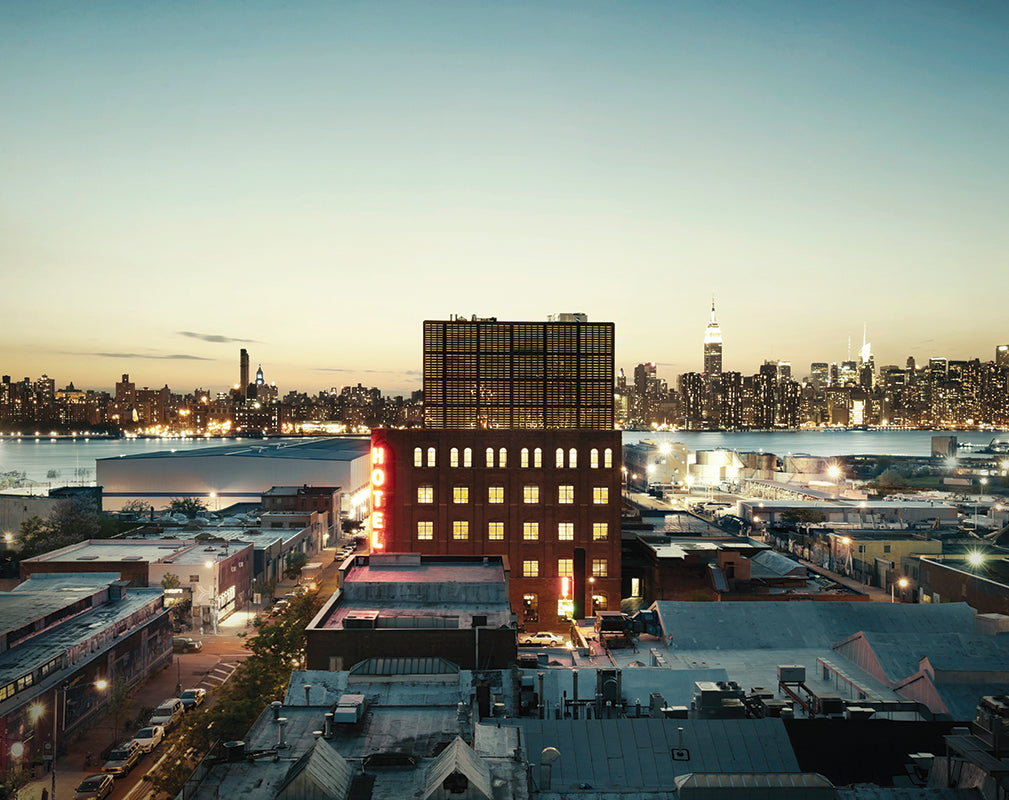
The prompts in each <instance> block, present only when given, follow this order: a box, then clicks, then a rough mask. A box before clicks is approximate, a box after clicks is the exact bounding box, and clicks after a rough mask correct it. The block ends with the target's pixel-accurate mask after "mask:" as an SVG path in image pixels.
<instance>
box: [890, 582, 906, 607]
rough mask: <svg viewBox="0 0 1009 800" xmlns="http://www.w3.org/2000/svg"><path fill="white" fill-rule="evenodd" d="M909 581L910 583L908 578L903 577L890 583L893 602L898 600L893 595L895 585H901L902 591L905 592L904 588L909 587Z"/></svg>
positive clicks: (891, 600)
mask: <svg viewBox="0 0 1009 800" xmlns="http://www.w3.org/2000/svg"><path fill="white" fill-rule="evenodd" d="M909 583H910V581H909V580H908V579H907V578H901V579H900V580H898V581H897V582H896V583H891V584H890V602H891V603H895V602H896V600H894V597H893V589H894V587H895V586H899V587H900V590H901V592H903V591H904V589H906V588H907V585H908V584H909Z"/></svg>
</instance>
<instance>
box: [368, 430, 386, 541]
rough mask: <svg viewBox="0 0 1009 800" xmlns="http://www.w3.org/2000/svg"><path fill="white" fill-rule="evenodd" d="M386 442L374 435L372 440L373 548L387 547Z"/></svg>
mask: <svg viewBox="0 0 1009 800" xmlns="http://www.w3.org/2000/svg"><path fill="white" fill-rule="evenodd" d="M385 454H386V448H385V444H384V442H383V441H382V440H381V439H379V438H377V437H375V436H374V435H373V436H372V440H371V549H372V550H381V549H382V548H384V547H385V534H386V529H387V523H388V517H387V499H388V477H387V472H386V469H387V465H386V458H385Z"/></svg>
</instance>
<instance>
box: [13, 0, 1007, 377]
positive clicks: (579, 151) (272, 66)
mask: <svg viewBox="0 0 1009 800" xmlns="http://www.w3.org/2000/svg"><path fill="white" fill-rule="evenodd" d="M0 109H2V113H0V265H2V270H3V282H2V292H0V320H2V322H0V325H2V327H0V371H2V372H3V373H4V374H10V375H11V377H12V379H14V380H18V379H20V378H23V377H25V376H29V377H31V378H32V379H35V378H37V377H38V376H39V375H41V374H42V373H47V374H48V375H50V376H51V377H54V378H55V379H56V381H57V385H58V386H63V385H66V383H67V382H69V381H70V380H73V381H74V382H75V384H76V385H77V386H79V387H84V388H111V387H112V386H113V384H114V382H115V380H116V379H118V377H119V375H120V374H121V373H123V372H129V373H130V374H131V376H132V378H133V379H134V380H135V381H136V383H137V384H138V385H150V386H160V385H163V384H164V383H166V382H167V383H168V384H169V385H170V386H171V387H172V389H173V390H175V391H189V390H191V389H193V388H194V387H197V386H199V387H204V388H210V389H213V390H222V389H224V388H226V387H227V386H228V385H230V384H233V383H235V382H237V379H238V351H239V348H241V347H246V348H247V349H248V350H249V353H250V358H251V361H252V370H253V371H255V369H256V366H257V364H259V363H262V364H263V368H264V371H265V373H266V377H267V380H269V381H275V382H276V383H277V384H278V386H279V388H280V390H281V392H282V393H284V392H286V391H288V390H289V389H292V388H299V389H301V390H305V391H310V392H315V391H318V390H319V389H321V388H328V387H331V386H341V385H345V384H350V383H357V382H362V383H364V384H365V385H370V386H379V387H381V388H382V389H383V391H385V392H386V393H389V394H398V393H404V392H409V391H412V390H414V389H419V388H420V382H421V375H420V370H421V358H420V356H421V323H422V321H423V320H424V319H447V318H448V317H449V316H450V315H452V314H463V315H466V316H469V315H472V314H476V315H479V316H496V317H497V318H498V319H532V320H542V319H545V318H546V317H547V315H549V314H556V313H560V312H567V311H581V312H585V313H587V314H588V315H589V319H591V320H594V321H613V322H615V323H616V337H617V359H616V360H617V365H618V366H622V367H624V368H625V369H626V370H627V371H628V372H631V371H632V370H633V367H634V365H635V364H636V363H638V362H642V361H656V362H659V374H660V376H661V377H664V378H666V379H667V380H669V382H670V384H673V383H675V378H676V375H678V374H679V373H682V372H686V371H690V370H696V371H700V370H701V369H702V340H703V335H704V328H705V325H706V324H707V322H708V316H709V313H710V304H711V298H712V295H714V297H715V300H716V303H717V308H718V320H719V322H720V323H721V327H722V332H723V335H724V340H725V345H724V368H725V369H727V370H739V371H741V372H743V373H745V374H752V373H753V372H755V371H756V370H757V368H758V366H759V364H760V363H762V361H763V360H764V359H782V360H789V361H791V362H792V364H793V374H795V375H796V376H797V377H802V376H803V375H806V374H808V368H809V363H810V362H811V361H840V360H843V359H845V358H846V357H847V353H848V350H847V347H848V337H849V336H850V337H851V347H852V353H853V354H854V353H856V352H857V350H858V348H859V346H860V345H861V338H862V326H863V323H864V324H867V325H868V331H869V338H870V340H871V341H872V343H873V352H874V353H875V356H876V363H877V365H881V364H889V363H898V364H903V363H904V361H905V359H906V358H907V356H908V355H914V356H916V357H917V358H918V359H919V361H922V360H925V359H927V358H928V357H930V356H947V357H950V358H969V357H975V356H978V357H981V358H982V359H984V360H989V359H991V358H992V357H993V355H994V348H995V345H996V344H1000V343H1009V321H1007V319H1009V318H1007V315H1006V297H1007V287H1009V279H1007V278H1006V275H1007V274H1009V264H1007V260H1009V259H1007V256H1009V3H1005V2H1004V1H1003V0H997V1H994V2H970V1H969V0H956V1H954V0H950V1H949V2H929V1H928V0H914V1H913V2H899V1H893V2H834V3H822V2H794V3H793V2H773V1H770V2H752V1H750V2H738V3H736V2H697V3H687V2H674V1H673V0H669V1H668V2H634V0H628V1H627V2H613V1H612V0H610V1H609V2H563V1H559V2H543V1H542V0H538V1H537V2H507V1H506V0H505V1H497V2H481V1H480V0H466V1H465V2H420V1H418V0H410V1H409V2H382V1H381V0H376V1H373V2H351V1H350V0H342V1H341V0H327V1H326V2H298V1H297V0H293V1H292V2H286V3H279V2H270V3H266V2H248V1H246V2H229V1H228V0H214V2H185V1H183V2H146V1H145V0H127V1H124V2H65V1H64V2H48V1H47V0H31V1H30V2H13V1H12V0H5V1H4V2H0Z"/></svg>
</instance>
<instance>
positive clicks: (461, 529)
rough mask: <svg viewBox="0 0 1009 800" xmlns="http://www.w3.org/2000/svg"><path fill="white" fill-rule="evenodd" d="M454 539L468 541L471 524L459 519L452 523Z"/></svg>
mask: <svg viewBox="0 0 1009 800" xmlns="http://www.w3.org/2000/svg"><path fill="white" fill-rule="evenodd" d="M452 538H453V539H468V538H469V522H467V521H466V520H464V519H457V520H456V521H455V522H453V523H452Z"/></svg>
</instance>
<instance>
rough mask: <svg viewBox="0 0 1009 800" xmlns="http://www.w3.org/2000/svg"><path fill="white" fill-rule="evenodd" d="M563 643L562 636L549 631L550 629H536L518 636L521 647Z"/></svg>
mask: <svg viewBox="0 0 1009 800" xmlns="http://www.w3.org/2000/svg"><path fill="white" fill-rule="evenodd" d="M564 643H565V640H564V637H563V636H558V635H557V634H556V633H550V631H537V632H536V633H530V634H526V635H523V636H519V644H520V645H521V646H522V647H563V646H564Z"/></svg>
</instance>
